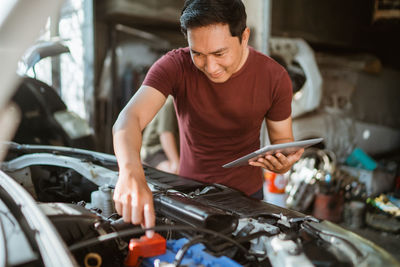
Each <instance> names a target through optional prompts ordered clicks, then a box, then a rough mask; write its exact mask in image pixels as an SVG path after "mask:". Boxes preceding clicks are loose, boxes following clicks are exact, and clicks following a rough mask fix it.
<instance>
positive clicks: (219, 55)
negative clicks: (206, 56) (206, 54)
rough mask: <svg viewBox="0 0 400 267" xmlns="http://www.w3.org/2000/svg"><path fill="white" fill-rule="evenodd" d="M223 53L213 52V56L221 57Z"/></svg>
mask: <svg viewBox="0 0 400 267" xmlns="http://www.w3.org/2000/svg"><path fill="white" fill-rule="evenodd" d="M223 55H224V54H223V53H217V54H215V56H217V57H222V56H223Z"/></svg>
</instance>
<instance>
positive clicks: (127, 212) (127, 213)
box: [122, 195, 132, 223]
mask: <svg viewBox="0 0 400 267" xmlns="http://www.w3.org/2000/svg"><path fill="white" fill-rule="evenodd" d="M131 210H132V208H131V201H130V196H129V195H128V196H126V199H124V200H122V218H123V219H124V222H126V223H128V222H130V221H131Z"/></svg>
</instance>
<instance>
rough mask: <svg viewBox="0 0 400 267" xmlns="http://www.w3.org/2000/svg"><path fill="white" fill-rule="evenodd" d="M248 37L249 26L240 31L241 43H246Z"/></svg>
mask: <svg viewBox="0 0 400 267" xmlns="http://www.w3.org/2000/svg"><path fill="white" fill-rule="evenodd" d="M249 38H250V28H249V27H246V29H244V31H243V33H242V44H243V43H244V44H245V45H247V44H248V43H249Z"/></svg>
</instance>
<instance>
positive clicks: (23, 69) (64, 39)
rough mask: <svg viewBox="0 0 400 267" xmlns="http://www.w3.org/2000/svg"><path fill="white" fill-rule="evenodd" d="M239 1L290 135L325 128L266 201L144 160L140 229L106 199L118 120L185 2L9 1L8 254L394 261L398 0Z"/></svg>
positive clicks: (298, 262)
mask: <svg viewBox="0 0 400 267" xmlns="http://www.w3.org/2000/svg"><path fill="white" fill-rule="evenodd" d="M243 3H244V5H245V7H246V12H247V26H248V27H249V28H250V31H251V35H250V36H251V37H250V41H249V44H250V46H252V47H254V48H255V49H256V50H258V51H260V52H262V53H264V54H266V55H268V56H269V57H271V58H272V59H274V60H275V61H276V62H278V63H279V64H280V65H282V66H283V67H284V68H285V69H286V71H287V72H288V74H289V77H290V80H291V82H292V87H293V99H292V103H291V107H292V115H291V116H292V129H293V135H294V139H295V140H296V141H301V140H307V139H315V138H321V139H319V140H322V141H321V142H319V143H317V144H315V145H312V146H310V147H307V148H306V149H305V151H304V153H303V155H302V157H301V158H300V159H299V160H298V161H297V162H296V163H295V164H294V165H293V166H292V167H291V169H290V170H289V171H288V172H286V173H284V174H277V173H273V172H269V171H266V170H264V172H263V178H264V181H263V197H264V199H263V200H256V199H253V198H250V197H248V196H246V195H245V194H243V193H242V192H239V191H238V190H235V189H232V188H229V187H227V186H224V185H221V184H217V183H210V184H206V183H202V182H198V181H195V180H191V179H187V178H185V177H182V176H179V175H177V174H171V173H168V172H165V171H162V170H159V169H157V168H155V167H154V166H148V165H146V164H144V165H143V168H144V172H145V176H146V181H147V184H148V186H149V187H150V189H151V191H152V193H153V199H154V208H155V214H156V226H155V228H154V231H155V235H154V236H153V237H152V238H148V237H147V236H146V235H145V231H144V230H143V228H142V227H141V226H140V225H133V224H129V223H124V221H123V220H122V218H121V216H120V215H118V213H117V212H116V210H115V207H114V203H113V192H114V189H115V185H116V183H117V180H118V171H119V169H118V162H117V160H116V157H115V156H114V150H113V139H112V127H113V124H114V122H115V121H116V119H117V116H118V114H119V113H120V112H121V110H122V109H123V107H124V106H125V105H126V104H127V103H128V101H129V100H130V99H131V98H132V96H134V95H135V93H136V91H137V89H138V88H139V87H140V85H141V83H142V82H143V80H144V78H145V76H146V73H147V72H148V70H149V68H150V67H151V66H152V64H153V63H154V62H155V61H156V60H157V59H159V58H160V57H161V56H163V55H164V54H165V53H167V52H168V51H170V50H172V49H175V48H179V47H186V46H187V40H186V39H185V37H184V35H183V34H182V32H181V30H180V23H179V17H180V15H181V10H182V7H183V4H184V0H102V1H93V0H52V1H46V0H36V1H26V0H3V1H2V3H1V6H0V55H1V58H2V60H1V61H0V80H1V81H2V82H1V84H2V86H1V87H2V88H1V90H0V94H1V95H0V125H1V128H2V131H1V132H0V144H1V147H0V162H1V164H0V169H1V170H0V250H1V253H0V265H1V266H19V267H25V266H26V267H28V266H29V267H31V266H46V267H48V266H85V267H88V266H91V267H92V266H93V267H95V266H160V267H161V266H165V267H172V266H210V267H211V266H247V267H251V266H274V267H278V266H321V267H322V266H400V105H399V100H400V1H399V0H349V1H345V0H338V1H333V0H328V1H318V0H308V1H306V0H299V1H290V0H243ZM260 140H261V146H265V145H268V144H269V141H268V140H269V139H268V134H267V131H266V130H265V127H263V128H262V129H261V132H260ZM215 146H216V147H218V143H216V144H215ZM244 179H245V177H244Z"/></svg>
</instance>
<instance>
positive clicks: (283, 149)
mask: <svg viewBox="0 0 400 267" xmlns="http://www.w3.org/2000/svg"><path fill="white" fill-rule="evenodd" d="M322 140H323V138H314V139H307V140H301V141H295V142H289V143H283V144H276V145H267V146H265V147H263V148H260V149H258V150H256V151H254V152H252V153H249V154H247V155H245V156H243V157H241V158H238V159H236V160H234V161H231V162H229V163H226V164H225V165H223V166H222V167H224V168H232V167H237V166H244V165H248V164H249V161H250V160H256V159H258V158H259V157H264V156H265V155H273V154H276V153H279V152H280V153H282V154H284V155H286V156H287V155H290V154H292V153H295V152H296V151H297V150H299V149H301V148H306V147H309V146H312V145H315V144H318V143H320V142H322Z"/></svg>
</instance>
